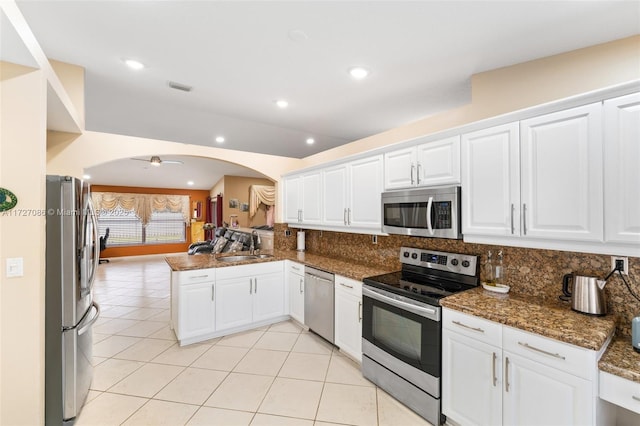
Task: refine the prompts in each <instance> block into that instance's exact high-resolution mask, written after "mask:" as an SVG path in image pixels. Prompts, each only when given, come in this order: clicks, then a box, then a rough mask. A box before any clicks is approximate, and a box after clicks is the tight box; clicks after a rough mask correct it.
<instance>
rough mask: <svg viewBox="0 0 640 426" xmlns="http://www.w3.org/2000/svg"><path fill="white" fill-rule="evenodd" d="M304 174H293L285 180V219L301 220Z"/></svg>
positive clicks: (293, 221) (291, 220)
mask: <svg viewBox="0 0 640 426" xmlns="http://www.w3.org/2000/svg"><path fill="white" fill-rule="evenodd" d="M301 209H302V176H291V177H288V178H285V180H284V220H285V222H288V223H296V222H299V221H300V220H301V219H302V217H301V215H300V210H301Z"/></svg>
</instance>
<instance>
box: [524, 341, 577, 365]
mask: <svg viewBox="0 0 640 426" xmlns="http://www.w3.org/2000/svg"><path fill="white" fill-rule="evenodd" d="M518 344H519V345H520V346H524V347H525V348H527V349H531V350H532V351H536V352H540V353H542V354H545V355H549V356H552V357H554V358H560V359H561V360H563V361H564V360H565V359H566V358H565V357H563V356H562V355H560V354H558V353H556V354H554V353H551V352H547V351H545V350H542V349H538V348H536V347H535V346H530V345H529V344H528V343H522V342H518Z"/></svg>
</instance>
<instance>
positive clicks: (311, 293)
mask: <svg viewBox="0 0 640 426" xmlns="http://www.w3.org/2000/svg"><path fill="white" fill-rule="evenodd" d="M333 283H334V277H333V274H330V273H329V272H325V271H321V270H319V269H315V268H310V267H308V266H306V267H305V268H304V323H305V325H306V326H307V327H309V329H311V330H312V331H314V332H315V333H316V334H318V335H320V336H322V337H324V338H325V339H327V340H328V341H330V342H331V343H333V340H334V328H333V327H334V325H333V322H334V321H333V318H334V311H333V309H334V287H333V285H334V284H333Z"/></svg>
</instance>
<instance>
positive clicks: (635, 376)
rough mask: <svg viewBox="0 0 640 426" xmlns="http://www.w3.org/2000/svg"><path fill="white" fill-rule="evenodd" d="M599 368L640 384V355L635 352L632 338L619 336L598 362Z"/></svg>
mask: <svg viewBox="0 0 640 426" xmlns="http://www.w3.org/2000/svg"><path fill="white" fill-rule="evenodd" d="M598 368H599V369H600V370H601V371H606V372H607V373H611V374H613V375H615V376H620V377H622V378H624V379H627V380H631V381H633V382H636V383H640V353H638V352H636V351H634V350H633V347H632V346H631V337H629V336H617V337H616V338H615V339H613V341H612V342H611V344H610V345H609V347H608V348H607V351H606V352H605V353H604V355H602V358H600V361H599V362H598Z"/></svg>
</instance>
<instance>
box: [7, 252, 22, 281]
mask: <svg viewBox="0 0 640 426" xmlns="http://www.w3.org/2000/svg"><path fill="white" fill-rule="evenodd" d="M23 275H24V258H22V257H11V258H8V259H7V278H15V277H22V276H23Z"/></svg>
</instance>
